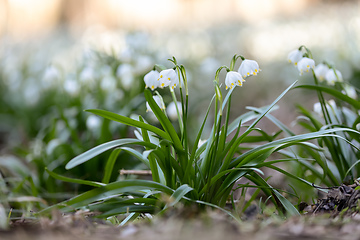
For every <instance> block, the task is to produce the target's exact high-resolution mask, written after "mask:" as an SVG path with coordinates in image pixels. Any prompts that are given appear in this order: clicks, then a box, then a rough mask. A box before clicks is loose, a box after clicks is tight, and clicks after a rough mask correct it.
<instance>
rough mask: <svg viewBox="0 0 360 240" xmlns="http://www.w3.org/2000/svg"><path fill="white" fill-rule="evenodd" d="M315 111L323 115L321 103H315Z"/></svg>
mask: <svg viewBox="0 0 360 240" xmlns="http://www.w3.org/2000/svg"><path fill="white" fill-rule="evenodd" d="M313 111H314V112H315V113H317V114H318V115H322V111H321V104H320V103H319V102H317V103H314V107H313Z"/></svg>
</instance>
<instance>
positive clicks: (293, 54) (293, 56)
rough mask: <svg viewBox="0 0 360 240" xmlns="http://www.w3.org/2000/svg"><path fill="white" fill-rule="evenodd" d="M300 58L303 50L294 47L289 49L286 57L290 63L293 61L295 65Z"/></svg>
mask: <svg viewBox="0 0 360 240" xmlns="http://www.w3.org/2000/svg"><path fill="white" fill-rule="evenodd" d="M302 58H303V52H302V51H300V50H299V49H295V50H293V51H291V52H290V53H289V55H288V57H287V59H288V61H289V62H290V63H293V64H294V65H295V66H296V65H297V64H298V62H299V61H300V60H301V59H302Z"/></svg>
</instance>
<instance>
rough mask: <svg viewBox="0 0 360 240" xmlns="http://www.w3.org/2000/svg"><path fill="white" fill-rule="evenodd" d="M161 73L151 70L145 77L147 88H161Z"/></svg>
mask: <svg viewBox="0 0 360 240" xmlns="http://www.w3.org/2000/svg"><path fill="white" fill-rule="evenodd" d="M158 79H159V72H158V71H156V70H151V71H150V72H148V73H147V74H146V75H145V76H144V82H145V88H150V89H151V90H154V89H156V88H157V87H159V81H158Z"/></svg>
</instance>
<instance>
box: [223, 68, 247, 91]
mask: <svg viewBox="0 0 360 240" xmlns="http://www.w3.org/2000/svg"><path fill="white" fill-rule="evenodd" d="M244 81H245V80H244V79H243V78H242V76H241V75H240V73H238V72H235V71H230V72H228V73H227V74H226V77H225V85H226V89H228V88H230V89H232V88H233V87H235V86H240V87H241V86H242V83H243V82H244Z"/></svg>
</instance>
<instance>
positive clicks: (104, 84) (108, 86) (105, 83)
mask: <svg viewBox="0 0 360 240" xmlns="http://www.w3.org/2000/svg"><path fill="white" fill-rule="evenodd" d="M100 87H101V89H102V90H104V91H113V90H114V89H116V79H115V78H114V77H113V76H105V77H103V78H102V79H101V82H100Z"/></svg>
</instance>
